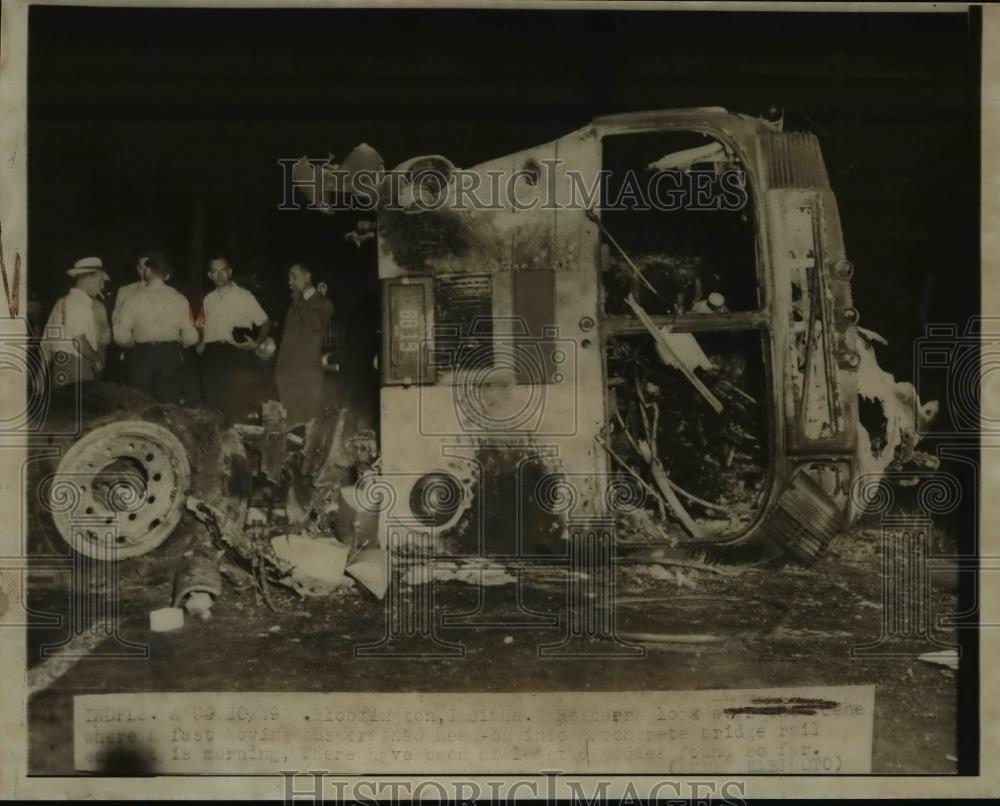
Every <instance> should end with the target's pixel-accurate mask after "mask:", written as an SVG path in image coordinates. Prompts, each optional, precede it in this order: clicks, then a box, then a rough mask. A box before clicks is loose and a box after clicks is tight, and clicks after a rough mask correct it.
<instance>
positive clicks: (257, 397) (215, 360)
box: [201, 342, 266, 422]
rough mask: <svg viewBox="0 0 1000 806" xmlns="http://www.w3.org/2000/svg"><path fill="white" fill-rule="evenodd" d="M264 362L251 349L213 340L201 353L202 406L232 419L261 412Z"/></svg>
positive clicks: (264, 385) (238, 419)
mask: <svg viewBox="0 0 1000 806" xmlns="http://www.w3.org/2000/svg"><path fill="white" fill-rule="evenodd" d="M265 369H266V365H265V364H264V363H263V362H262V361H261V360H260V359H259V358H258V357H257V356H256V355H255V354H254V352H253V350H241V349H239V348H238V347H235V346H233V345H232V344H226V343H224V342H212V343H210V344H206V345H205V352H204V353H203V354H202V356H201V390H202V393H203V395H204V398H205V405H206V406H209V407H210V408H213V409H219V410H221V411H224V412H225V413H226V414H228V415H229V417H230V419H232V420H233V421H234V422H243V421H245V420H246V418H247V415H249V414H257V415H260V407H261V404H262V403H263V402H264V400H265V399H266V375H265Z"/></svg>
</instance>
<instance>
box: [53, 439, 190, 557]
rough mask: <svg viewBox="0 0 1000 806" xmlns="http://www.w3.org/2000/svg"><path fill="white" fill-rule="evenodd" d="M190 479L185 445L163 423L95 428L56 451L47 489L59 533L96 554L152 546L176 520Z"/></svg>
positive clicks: (138, 551)
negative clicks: (58, 453) (61, 451)
mask: <svg viewBox="0 0 1000 806" xmlns="http://www.w3.org/2000/svg"><path fill="white" fill-rule="evenodd" d="M190 482H191V468H190V465H189V463H188V457H187V451H186V450H185V449H184V446H183V445H182V444H181V443H180V441H179V440H178V439H177V437H175V436H174V435H173V434H171V433H170V432H169V431H168V430H167V429H166V428H164V427H163V426H159V425H155V424H153V423H145V422H137V421H125V422H118V423H110V424H108V425H104V426H102V427H100V428H96V429H94V430H93V431H91V432H90V433H89V434H87V435H86V436H85V437H83V438H82V439H80V440H79V441H77V442H76V443H74V444H73V445H72V447H70V449H69V450H68V451H67V452H66V454H65V455H64V456H63V458H62V460H61V461H60V462H59V467H58V469H57V470H56V473H55V475H54V476H53V477H52V483H51V486H50V488H49V491H48V500H49V507H50V509H51V510H52V515H53V520H54V521H55V524H56V528H57V529H58V530H59V534H60V535H61V536H62V538H63V539H64V540H65V541H66V542H67V543H69V544H70V545H71V546H72V547H73V548H74V549H75V550H76V551H78V552H80V553H81V554H85V555H87V556H89V557H94V558H96V559H101V560H116V559H123V558H126V557H135V556H138V555H140V554H145V553H146V552H148V551H152V550H153V549H154V548H156V547H157V546H159V545H160V544H161V543H162V542H163V541H164V540H166V539H167V538H168V537H169V536H170V534H171V533H172V532H173V530H174V529H175V528H176V527H177V524H178V523H179V522H180V519H181V516H182V515H183V511H184V498H185V495H186V493H187V490H188V488H189V486H190Z"/></svg>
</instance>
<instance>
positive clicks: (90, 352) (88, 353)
mask: <svg viewBox="0 0 1000 806" xmlns="http://www.w3.org/2000/svg"><path fill="white" fill-rule="evenodd" d="M77 344H78V346H79V349H80V355H81V356H82V357H83V359H84V360H85V361H89V362H90V363H91V364H93V365H94V372H100V371H101V370H102V369H104V362H103V360H102V359H101V354H100V353H99V352H97V350H95V349H94V348H93V347H91V346H90V342H89V341H87V337H86V336H81V337H80V338H79V339H78V340H77Z"/></svg>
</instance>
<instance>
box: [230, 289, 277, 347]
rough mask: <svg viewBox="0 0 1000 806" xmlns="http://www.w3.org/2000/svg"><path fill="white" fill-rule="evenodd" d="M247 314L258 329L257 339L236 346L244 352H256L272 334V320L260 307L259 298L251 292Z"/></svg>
mask: <svg viewBox="0 0 1000 806" xmlns="http://www.w3.org/2000/svg"><path fill="white" fill-rule="evenodd" d="M246 313H247V316H248V317H249V319H250V321H251V322H252V323H253V324H254V325H255V326H256V327H257V328H258V331H257V338H256V339H247V340H246V341H244V342H240V343H239V344H237V345H236V346H237V347H239V348H240V349H242V350H256V349H257V348H258V347H260V345H261V344H262V343H263V341H264V339H266V338H267V336H268V334H269V333H270V332H271V319H270V317H268V315H267V312H266V311H265V310H264V309H263V308H261V307H260V303H259V302H257V298H256V297H254V295H253V294H251V293H250V292H249V291H248V292H247V311H246Z"/></svg>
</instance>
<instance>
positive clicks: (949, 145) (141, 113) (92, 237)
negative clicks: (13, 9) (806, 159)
mask: <svg viewBox="0 0 1000 806" xmlns="http://www.w3.org/2000/svg"><path fill="white" fill-rule="evenodd" d="M30 25H31V27H30V67H29V71H30V72H29V81H30V88H29V148H30V157H29V160H30V162H29V172H30V173H29V188H30V199H29V214H30V245H29V248H30V272H31V275H30V276H31V278H32V280H33V288H34V290H36V291H37V292H38V293H40V294H41V295H42V296H43V297H44V298H45V299H46V300H50V299H51V298H52V297H53V296H54V295H55V294H57V293H61V292H62V291H63V289H64V287H65V275H64V271H65V268H66V267H67V266H68V265H70V264H71V263H72V261H73V260H74V259H76V258H77V257H81V256H83V255H87V254H95V253H96V254H99V255H101V256H102V257H103V258H104V259H105V264H106V265H107V266H109V267H110V269H111V272H112V274H113V275H114V278H115V281H116V284H117V283H119V282H126V281H131V280H132V279H133V275H132V268H131V267H132V266H133V264H134V260H135V256H136V252H137V251H139V250H141V249H148V248H155V247H159V248H162V249H164V250H166V252H167V253H168V254H169V255H170V257H171V258H172V260H173V262H174V264H175V266H176V281H177V284H178V286H179V287H181V288H182V289H185V290H190V289H191V288H192V287H193V284H194V279H193V277H192V273H191V267H190V266H189V265H188V263H189V262H190V259H191V257H192V254H193V252H192V247H191V231H192V216H193V211H194V208H195V204H196V201H197V200H199V199H201V200H202V201H203V202H204V204H205V209H206V219H205V238H204V249H205V250H206V252H211V251H215V250H218V249H223V250H227V251H228V252H229V253H230V254H231V255H232V257H233V260H234V262H235V263H236V264H237V268H238V270H243V271H255V272H256V273H257V274H258V276H259V277H260V278H261V279H262V280H263V282H264V283H265V284H266V285H268V286H269V289H270V290H272V291H273V294H272V295H271V296H270V298H269V299H268V300H266V301H265V305H266V307H269V308H270V311H271V313H272V314H278V315H280V313H281V308H282V306H283V305H284V304H285V301H286V300H287V291H286V289H285V280H284V273H285V269H286V268H287V266H288V265H289V263H290V262H291V261H292V260H294V259H296V258H300V257H306V258H312V259H319V261H320V262H321V263H322V265H323V266H324V269H325V273H326V276H327V279H329V280H331V281H332V283H333V284H334V285H335V286H336V287H337V288H338V289H341V292H340V293H341V295H342V297H343V298H345V299H347V300H348V301H349V300H350V299H351V298H352V295H358V294H360V293H361V292H360V289H361V288H362V287H363V286H364V285H365V284H366V283H370V281H371V278H372V276H373V261H374V249H373V247H372V245H371V243H369V244H367V245H366V246H365V247H363V248H362V249H361V250H358V249H356V248H355V247H354V246H352V245H350V244H347V243H345V242H344V240H343V235H344V233H345V232H347V231H348V230H350V229H351V228H353V226H354V223H355V219H354V218H353V217H352V216H351V215H341V214H338V215H336V216H333V217H328V216H323V215H321V214H318V213H310V212H307V211H301V212H278V211H277V210H276V209H275V208H276V207H277V205H278V204H279V203H280V200H281V192H282V187H281V172H280V169H279V167H278V166H277V163H276V160H277V159H279V158H283V157H291V158H295V157H299V156H302V155H303V154H308V155H309V156H311V157H325V156H326V155H327V154H328V153H329V152H333V153H334V154H335V155H336V156H337V158H342V157H343V156H345V155H346V154H347V152H348V151H349V150H350V149H352V148H353V147H354V146H355V145H357V144H358V143H360V142H362V141H364V142H367V143H369V144H371V145H372V146H374V147H375V148H377V149H378V150H379V151H380V152H381V153H382V155H383V156H384V157H385V161H386V165H387V167H392V166H394V165H396V164H398V163H399V162H401V161H402V160H404V159H406V158H409V157H412V156H416V155H419V154H427V153H440V154H444V155H446V156H448V157H449V158H450V159H451V160H452V161H453V162H454V163H455V164H457V165H459V166H463V165H470V164H473V163H476V162H479V161H482V160H484V159H488V158H491V157H496V156H500V155H503V154H505V153H508V152H511V151H514V150H517V149H520V148H524V147H527V146H531V145H535V144H539V143H543V142H545V141H547V140H550V139H553V138H555V137H558V136H560V135H562V134H565V133H567V132H569V131H571V130H572V129H574V128H577V127H579V126H582V125H584V124H586V123H587V122H588V121H589V120H590V119H591V118H592V117H594V116H596V115H601V114H608V113H614V112H625V111H634V110H641V109H654V108H669V107H682V106H701V105H712V106H725V107H727V108H729V109H731V110H733V111H740V112H749V113H759V112H763V111H764V110H766V109H767V107H768V106H770V105H772V104H774V105H777V106H780V107H782V108H784V110H785V125H786V130H809V131H813V132H815V133H816V134H817V135H818V136H819V137H820V141H821V144H822V147H823V150H824V155H825V158H826V161H827V165H828V168H829V172H830V176H831V181H832V184H833V187H834V190H835V192H836V193H837V196H838V199H839V203H840V210H841V216H842V220H843V226H844V231H845V238H846V243H847V249H848V254H849V256H850V257H851V258H852V260H853V261H854V263H855V266H856V274H855V284H854V289H855V300H856V304H857V307H858V308H859V309H860V311H861V316H862V319H861V324H862V325H865V326H867V327H870V328H872V329H874V330H877V331H879V332H881V333H882V334H883V335H885V336H886V337H887V338H888V339H889V340H890V342H891V343H892V348H893V349H892V350H890V351H888V353H886V354H884V355H883V364H886V365H888V366H887V368H889V369H890V370H891V371H893V372H896V373H897V374H900V375H901V376H903V377H908V376H910V375H911V374H912V369H911V363H910V362H911V358H910V356H911V352H910V345H911V344H912V340H913V339H914V338H915V337H916V336H918V335H920V334H921V333H922V331H923V324H924V322H927V321H930V322H939V321H949V322H961V323H964V321H965V319H966V317H967V316H969V315H970V314H972V313H973V312H974V311H975V310H977V309H978V251H977V250H978V246H977V243H978V203H979V201H978V150H979V146H978V108H979V95H978V92H979V86H978V78H977V74H978V39H977V36H978V34H977V31H978V26H977V22H976V20H975V19H974V18H972V17H969V16H967V15H964V14H957V13H955V14H903V13H892V14H857V15H848V14H826V13H811V14H790V13H789V14H770V13H769V14H763V13H760V14H750V13H745V14H741V15H738V16H737V15H734V14H725V13H711V14H710V13H692V12H669V13H666V12H623V11H586V12H580V11H572V12H570V11H563V12H544V13H543V12H517V13H499V12H493V11H428V10H410V11H398V10H340V9H337V10H307V11H302V10H281V11H247V10H200V9H191V10H181V9H175V10H169V11H165V10H157V9H85V8H58V7H41V6H35V7H33V8H32V9H31V22H30ZM202 269H203V267H198V271H199V272H201V271H202ZM206 283H207V281H206Z"/></svg>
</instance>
